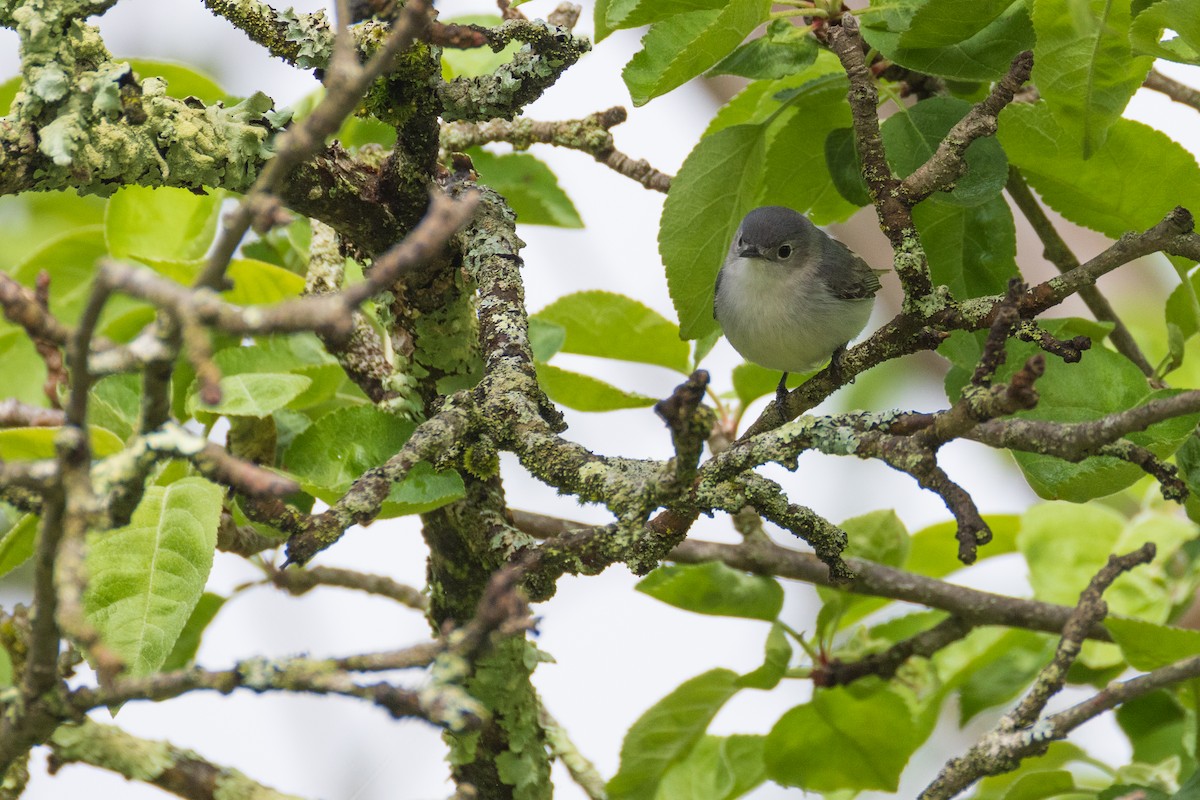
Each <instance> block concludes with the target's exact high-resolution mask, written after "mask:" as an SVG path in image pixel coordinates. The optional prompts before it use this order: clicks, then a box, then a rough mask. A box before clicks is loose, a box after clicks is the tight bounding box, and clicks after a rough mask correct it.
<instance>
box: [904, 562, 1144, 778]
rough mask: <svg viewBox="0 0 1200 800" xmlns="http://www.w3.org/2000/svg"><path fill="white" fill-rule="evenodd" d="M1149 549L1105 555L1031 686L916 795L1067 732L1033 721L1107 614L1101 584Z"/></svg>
mask: <svg viewBox="0 0 1200 800" xmlns="http://www.w3.org/2000/svg"><path fill="white" fill-rule="evenodd" d="M1154 552H1155V550H1154V544H1153V542H1147V543H1146V544H1145V545H1143V546H1142V547H1141V548H1139V549H1138V550H1135V551H1134V552H1132V553H1128V554H1126V555H1123V556H1116V555H1112V556H1109V558H1108V563H1107V564H1106V565H1105V566H1104V567H1103V568H1102V569H1101V570H1100V572H1098V573H1097V574H1096V575H1095V577H1093V578H1092V580H1091V582H1090V583H1089V584H1088V586H1087V588H1086V589H1084V590H1083V593H1082V594H1081V595H1080V597H1079V603H1078V604H1077V605H1076V606H1075V608H1074V609H1073V610H1072V611H1071V615H1070V617H1068V619H1067V622H1066V624H1065V625H1064V626H1063V631H1062V638H1061V639H1060V640H1059V644H1058V648H1057V649H1056V651H1055V654H1054V658H1053V659H1052V660H1051V662H1050V663H1049V664H1047V665H1046V666H1045V667H1044V668H1043V669H1042V670H1041V672H1040V673H1039V674H1038V677H1037V678H1036V679H1035V681H1034V684H1033V687H1032V688H1031V689H1030V690H1029V692H1027V693H1026V695H1025V696H1024V697H1023V698H1022V699H1021V701H1020V702H1019V703H1018V704H1017V707H1016V708H1014V709H1013V710H1012V711H1010V712H1008V713H1007V714H1005V715H1004V717H1002V718H1001V720H1000V722H999V723H998V724H997V726H996V728H995V730H994V731H992V732H991V733H988V734H986V735H985V736H984V737H983V738H982V739H981V740H980V741H979V742H978V743H977V744H976V745H975V746H973V747H972V748H971V749H970V750H969V751H968V752H967V753H966V754H965V755H964V756H962V757H961V758H955V759H952V760H951V761H949V762H948V763H947V764H946V766H945V767H944V768H943V769H942V771H941V773H940V774H939V775H938V776H937V778H936V779H935V780H934V781H933V782H932V783H931V784H929V786H928V787H926V789H925V790H924V791H923V792H922V793H921V795H920V798H921V800H949V798H951V797H954V796H955V795H957V794H958V793H959V792H961V791H963V790H964V789H966V788H967V787H968V786H970V785H971V784H973V783H975V781H977V780H979V779H980V778H982V777H984V776H985V775H997V774H1000V773H1004V772H1009V771H1011V770H1013V769H1016V768H1017V766H1018V765H1019V764H1020V762H1021V760H1022V759H1024V758H1027V757H1029V756H1033V755H1038V754H1041V753H1044V752H1045V751H1046V748H1047V747H1049V746H1050V743H1051V742H1052V741H1054V740H1056V739H1061V738H1064V737H1065V736H1066V734H1067V730H1064V729H1062V728H1061V727H1058V726H1056V725H1054V724H1053V723H1049V720H1043V721H1042V722H1038V717H1039V716H1040V715H1041V714H1042V712H1043V710H1044V709H1045V707H1046V703H1047V702H1048V701H1049V700H1050V698H1051V697H1053V696H1054V695H1055V694H1057V693H1058V692H1059V691H1060V690H1061V689H1062V687H1063V685H1064V684H1065V683H1066V679H1067V670H1068V669H1069V668H1070V666H1071V664H1073V663H1074V662H1075V659H1076V658H1077V657H1078V655H1079V651H1080V648H1081V647H1082V645H1083V640H1084V638H1086V635H1087V631H1088V630H1090V629H1092V628H1093V627H1095V625H1096V624H1097V623H1099V622H1100V621H1102V620H1103V619H1104V617H1105V616H1106V615H1107V614H1108V606H1107V604H1105V602H1104V600H1103V599H1102V597H1101V595H1102V594H1103V593H1104V591H1105V589H1107V588H1108V587H1109V586H1111V585H1112V582H1113V581H1114V580H1116V579H1117V577H1119V576H1120V575H1121V574H1122V573H1123V572H1128V571H1129V570H1131V569H1133V568H1134V567H1136V566H1138V565H1139V564H1147V563H1149V562H1150V561H1151V560H1152V559H1153V558H1154ZM1047 723H1049V724H1047Z"/></svg>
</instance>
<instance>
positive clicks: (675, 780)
mask: <svg viewBox="0 0 1200 800" xmlns="http://www.w3.org/2000/svg"><path fill="white" fill-rule="evenodd" d="M762 752H763V737H761V736H746V735H739V736H728V737H725V736H704V737H702V738H701V739H700V741H699V742H697V743H696V746H695V747H693V748H692V750H691V752H690V753H688V755H687V757H686V758H684V759H683V760H681V761H679V762H677V763H676V764H674V765H672V766H671V768H670V769H669V770H667V773H666V775H664V776H663V779H662V782H661V783H660V784H659V785H658V792H657V793H656V794H655V795H654V798H655V800H733V798H736V797H741V796H742V795H744V794H746V793H747V792H749V791H750V790H751V789H753V788H754V787H756V786H758V785H759V784H760V783H762V782H763V781H764V780H765V779H766V767H765V766H764V765H763V756H762Z"/></svg>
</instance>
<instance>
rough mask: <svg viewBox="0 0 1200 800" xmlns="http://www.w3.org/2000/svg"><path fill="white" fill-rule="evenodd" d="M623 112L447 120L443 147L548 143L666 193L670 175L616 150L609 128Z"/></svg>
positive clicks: (521, 146)
mask: <svg viewBox="0 0 1200 800" xmlns="http://www.w3.org/2000/svg"><path fill="white" fill-rule="evenodd" d="M625 119H626V111H625V109H624V108H622V107H620V106H614V107H613V108H610V109H608V110H606V111H597V112H596V113H595V114H591V115H589V116H586V117H583V118H582V119H570V120H560V121H557V122H541V121H538V120H531V119H526V118H518V119H515V120H511V121H509V120H503V119H492V120H488V121H487V122H475V123H471V122H449V123H446V124H445V125H443V126H442V135H441V147H442V149H443V150H451V151H453V150H459V151H461V150H466V149H467V148H469V147H475V146H477V145H481V144H486V143H487V142H507V143H509V144H511V145H512V146H513V148H514V149H516V150H525V149H528V148H529V147H530V146H531V145H533V144H551V145H554V146H555V147H566V148H570V149H572V150H579V151H581V152H584V153H589V154H590V155H591V156H592V157H593V158H595V159H596V160H597V161H599V162H600V163H601V164H604V165H605V166H607V167H609V168H610V169H612V170H615V171H616V172H619V173H620V174H622V175H624V176H626V177H627V178H631V179H632V180H635V181H637V182H638V183H640V184H642V185H643V186H645V187H646V188H647V189H652V190H654V191H656V192H664V193H665V192H666V191H667V190H668V189H670V188H671V176H670V175H667V174H665V173H662V172H659V171H658V170H656V169H655V168H654V167H652V166H650V164H649V162H647V161H645V160H642V159H638V160H636V161H635V160H634V159H632V158H630V157H629V156H627V155H625V154H624V153H622V152H620V151H619V150H617V149H616V145H615V144H614V142H613V136H612V134H611V133H610V132H609V131H610V129H611V128H612V127H613V126H615V125H618V124H620V123H622V122H624V121H625Z"/></svg>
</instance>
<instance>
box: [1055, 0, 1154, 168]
mask: <svg viewBox="0 0 1200 800" xmlns="http://www.w3.org/2000/svg"><path fill="white" fill-rule="evenodd" d="M1068 9H1070V11H1073V12H1075V13H1070V11H1069V10H1068ZM1130 20H1131V17H1130V8H1129V0H1037V2H1035V3H1034V4H1033V27H1034V30H1035V31H1036V33H1037V44H1036V45H1035V46H1034V48H1033V82H1034V83H1035V84H1037V87H1038V92H1039V93H1040V95H1041V97H1042V99H1043V100H1044V101H1045V102H1046V104H1047V105H1048V106H1049V108H1050V109H1051V111H1053V112H1054V116H1055V119H1057V121H1058V123H1059V125H1061V126H1062V127H1063V129H1064V130H1065V131H1068V132H1070V134H1071V135H1070V137H1069V138H1067V139H1066V140H1061V141H1060V142H1059V144H1060V145H1065V146H1066V147H1067V148H1068V149H1078V148H1082V155H1083V158H1084V159H1085V160H1086V159H1088V158H1090V157H1091V155H1092V154H1093V153H1094V152H1096V150H1097V149H1098V148H1100V147H1101V146H1102V145H1103V144H1104V140H1105V138H1107V135H1108V129H1109V126H1111V125H1112V124H1113V122H1115V121H1116V120H1117V118H1118V117H1120V116H1121V112H1122V111H1124V110H1125V105H1126V104H1127V103H1128V102H1129V98H1131V97H1133V93H1134V92H1135V91H1137V89H1138V87H1139V86H1141V85H1142V81H1144V80H1145V79H1146V73H1147V72H1149V70H1150V65H1151V63H1152V62H1153V59H1151V58H1149V57H1145V56H1142V57H1138V58H1133V57H1131V54H1130V50H1129V23H1130ZM1076 144H1077V146H1078V147H1077V148H1072V147H1071V146H1072V145H1076Z"/></svg>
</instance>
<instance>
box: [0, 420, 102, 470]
mask: <svg viewBox="0 0 1200 800" xmlns="http://www.w3.org/2000/svg"><path fill="white" fill-rule="evenodd" d="M61 430H62V429H61V428H4V429H3V430H0V461H33V460H37V459H48V458H54V455H55V453H54V440H55V439H57V438H58V434H59V431H61ZM88 439H89V440H90V441H91V446H92V455H93V456H94V457H96V458H106V457H108V456H111V455H112V454H113V453H119V452H120V451H121V450H122V448H124V447H125V443H124V442H123V441H121V439H120V438H119V437H117V436H116V435H115V434H114V433H113V432H112V431H109V430H105V429H104V428H99V427H96V426H95V425H89V426H88Z"/></svg>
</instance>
